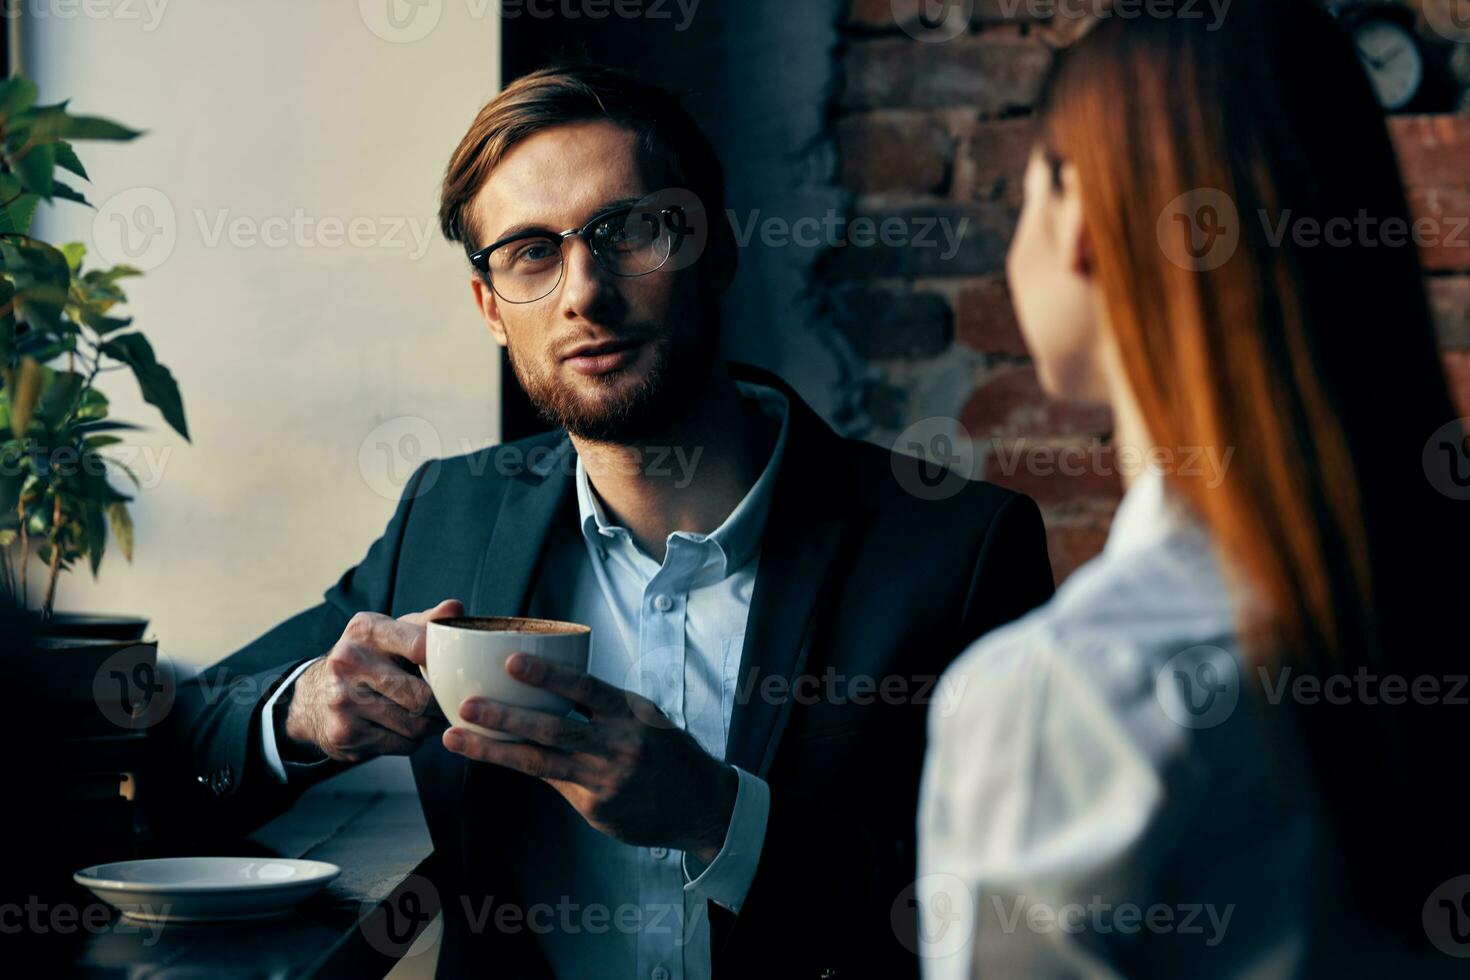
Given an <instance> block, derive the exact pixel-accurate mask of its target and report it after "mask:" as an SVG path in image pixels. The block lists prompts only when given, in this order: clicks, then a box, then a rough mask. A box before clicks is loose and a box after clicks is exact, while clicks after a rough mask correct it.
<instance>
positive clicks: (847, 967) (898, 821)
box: [709, 495, 1053, 977]
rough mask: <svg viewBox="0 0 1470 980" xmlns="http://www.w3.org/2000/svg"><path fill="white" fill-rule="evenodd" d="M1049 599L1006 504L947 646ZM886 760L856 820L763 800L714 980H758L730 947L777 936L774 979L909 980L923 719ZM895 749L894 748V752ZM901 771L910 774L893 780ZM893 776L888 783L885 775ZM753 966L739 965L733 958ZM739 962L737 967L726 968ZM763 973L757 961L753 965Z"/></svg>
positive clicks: (1042, 571) (1019, 502) (774, 796)
mask: <svg viewBox="0 0 1470 980" xmlns="http://www.w3.org/2000/svg"><path fill="white" fill-rule="evenodd" d="M1052 592H1053V583H1052V575H1051V563H1050V561H1049V559H1048V557H1047V550H1046V532H1045V529H1044V527H1043V525H1042V521H1041V513H1040V511H1039V510H1038V509H1037V507H1036V504H1035V503H1034V502H1033V501H1032V500H1031V499H1030V498H1029V497H1024V496H1020V495H1011V496H1010V497H1009V499H1007V500H1006V501H1005V502H1004V503H1002V504H1001V505H1000V507H999V508H998V509H997V511H996V513H995V516H994V517H993V518H992V520H991V523H990V527H989V528H988V529H987V530H986V532H985V535H984V537H983V539H982V541H981V545H980V549H979V552H978V554H977V556H976V559H975V568H974V571H973V573H972V575H971V579H970V584H969V589H968V591H967V593H966V598H965V604H964V608H963V609H962V611H961V615H960V618H959V635H958V637H957V640H958V641H959V642H958V645H957V646H956V647H955V649H953V650H951V651H948V654H947V658H946V659H945V661H944V663H945V664H946V665H947V664H948V662H949V661H950V660H952V659H953V658H954V657H955V656H958V654H959V653H960V652H961V651H962V650H963V649H964V648H965V647H966V646H968V645H969V644H970V643H971V642H973V641H974V640H975V639H977V638H979V636H980V635H981V634H983V633H986V632H988V631H990V630H992V629H994V628H995V627H997V626H1002V625H1004V624H1005V623H1008V622H1010V621H1011V620H1013V619H1015V618H1017V617H1019V616H1021V615H1023V614H1024V613H1027V612H1029V611H1030V610H1031V609H1033V608H1034V607H1036V606H1037V605H1040V604H1041V603H1043V602H1045V601H1046V600H1047V599H1049V598H1050V597H1051V595H1052ZM891 735H892V745H893V746H894V748H893V749H892V750H891V751H890V752H889V753H887V757H886V758H884V759H879V760H875V764H874V767H873V771H874V773H888V774H889V775H888V777H886V781H885V783H883V784H881V785H879V784H876V783H875V785H874V787H873V794H874V805H873V806H872V807H871V809H870V810H868V811H867V812H865V813H852V812H846V811H839V810H838V809H837V808H834V807H832V806H829V805H827V804H824V803H823V802H822V801H821V800H818V799H813V798H811V797H810V796H805V795H802V794H800V793H797V792H793V791H792V790H790V789H781V788H772V790H771V802H770V814H769V817H768V820H767V825H766V837H765V843H764V846H763V848H762V851H761V857H760V861H759V863H758V865H757V867H756V874H755V878H754V880H753V881H752V883H751V888H750V891H749V893H748V894H747V896H746V900H745V904H744V906H743V907H742V909H741V911H740V914H739V916H738V917H736V916H734V915H733V914H732V913H730V912H728V911H726V910H724V909H721V908H719V907H718V906H715V905H710V906H709V915H710V927H711V941H712V946H713V948H714V950H715V953H716V956H717V957H718V956H719V955H720V954H721V952H727V953H728V955H729V956H730V957H731V959H730V960H727V962H726V963H725V964H723V965H724V966H725V967H726V969H725V970H721V971H718V973H717V975H720V974H723V975H737V976H738V975H742V974H743V973H744V972H745V971H749V970H755V969H758V968H759V966H760V963H761V962H762V960H761V956H763V955H766V953H763V952H762V951H760V950H748V949H747V950H746V951H745V952H740V951H741V950H742V948H743V947H750V946H751V943H749V942H742V941H739V940H735V938H734V937H735V936H736V935H741V934H755V935H764V936H788V937H789V938H790V939H791V944H790V946H789V947H788V948H787V950H786V951H785V952H783V954H782V955H783V959H782V961H781V962H782V965H783V966H782V969H783V972H786V971H788V970H789V972H790V973H791V974H792V975H795V974H797V973H801V972H808V973H810V974H811V975H812V976H818V975H821V973H822V971H824V970H826V969H835V970H836V971H837V973H836V975H838V976H884V977H917V976H918V975H919V961H918V958H917V955H916V951H917V943H916V941H915V938H914V933H913V931H912V930H913V929H916V928H917V913H916V911H915V906H914V904H913V902H912V901H911V899H912V897H913V884H914V878H915V875H916V860H915V847H916V840H915V838H916V832H915V831H916V824H917V821H916V813H917V808H918V792H917V790H918V784H917V780H916V779H911V778H910V777H911V775H912V773H917V772H918V769H919V766H920V764H921V762H922V755H923V744H924V732H923V715H922V713H919V714H917V715H916V716H915V721H914V730H913V731H912V732H893V733H891ZM898 746H902V748H898ZM903 767H910V768H911V769H912V773H910V772H906V771H904V770H903ZM894 770H897V771H894ZM751 954H754V955H755V957H756V958H755V959H752V960H749V961H745V960H744V959H743V957H744V956H747V955H751ZM737 958H740V959H741V961H740V962H738V963H737V962H735V960H736V959H737ZM764 962H765V963H767V965H768V964H769V960H768V959H767V960H765V961H764Z"/></svg>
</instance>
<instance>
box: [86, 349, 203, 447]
mask: <svg viewBox="0 0 1470 980" xmlns="http://www.w3.org/2000/svg"><path fill="white" fill-rule="evenodd" d="M102 351H103V353H105V354H107V355H109V356H111V357H113V358H116V359H117V360H119V361H122V362H123V363H124V364H127V365H128V366H129V367H131V368H132V369H133V374H134V375H135V376H136V377H137V379H138V387H139V388H140V389H142V392H143V400H144V401H146V402H147V403H148V404H150V405H154V406H156V407H157V408H158V410H159V411H160V412H162V413H163V418H164V421H166V422H167V423H168V424H169V425H171V426H172V427H173V429H174V431H175V432H177V433H178V434H179V435H181V436H183V437H184V440H185V441H189V425H188V423H187V422H186V421H184V402H183V398H182V397H181V396H180V395H179V386H178V383H177V382H176V381H174V376H173V374H172V373H170V371H169V369H168V368H166V367H164V366H163V365H162V364H159V363H158V361H157V359H156V358H154V356H153V347H152V346H151V345H150V344H149V343H148V341H147V340H146V339H145V338H144V337H143V335H142V334H140V333H125V334H123V335H121V336H119V337H113V338H112V339H111V340H109V341H107V342H106V343H104V344H103V345H102Z"/></svg>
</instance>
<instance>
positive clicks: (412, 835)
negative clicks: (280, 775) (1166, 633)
mask: <svg viewBox="0 0 1470 980" xmlns="http://www.w3.org/2000/svg"><path fill="white" fill-rule="evenodd" d="M431 852H432V846H431V845H430V841H429V831H428V827H427V826H426V825H425V824H424V818H423V812H422V810H421V809H420V807H419V802H418V797H417V796H415V795H414V794H412V793H402V792H396V793H385V792H379V791H366V790H357V791H352V790H333V789H331V788H330V786H328V785H323V786H319V787H314V788H313V789H311V790H309V791H307V792H306V793H304V794H303V795H302V796H301V798H300V799H299V800H298V801H297V802H296V805H295V806H293V807H292V808H291V809H290V810H289V811H287V812H286V813H284V814H282V815H281V816H280V817H278V818H276V819H275V820H273V821H272V822H270V823H269V824H266V825H265V826H263V827H261V828H260V829H259V830H257V831H255V832H254V833H252V834H251V835H249V836H248V837H246V838H244V839H242V840H241V841H240V842H239V847H238V848H237V849H235V850H232V851H231V852H230V853H231V854H232V855H235V856H238V855H247V856H254V855H256V854H259V855H260V856H263V857H269V856H275V857H288V858H310V859H312V860H316V861H330V862H331V863H333V864H335V865H337V866H338V867H340V868H341V869H342V873H341V874H340V875H338V877H337V878H336V880H334V881H333V882H332V883H331V884H330V885H328V886H327V887H326V888H325V889H323V890H322V891H321V892H318V893H317V894H316V895H313V896H312V897H311V898H310V899H308V900H307V901H305V902H303V903H302V904H301V905H299V906H297V907H296V909H295V910H294V911H293V912H291V913H290V914H289V915H287V916H282V917H277V918H273V919H266V920H259V921H252V922H240V923H210V924H182V923H168V924H164V925H156V924H148V923H134V922H132V921H131V920H128V919H124V918H122V917H121V916H120V915H118V914H117V913H116V912H114V911H112V910H111V907H110V906H105V904H104V903H102V902H101V900H100V899H98V898H96V896H94V895H92V893H91V892H88V891H86V890H85V889H83V888H80V887H79V886H75V885H73V886H72V887H73V888H75V889H76V892H75V894H72V895H68V896H66V897H65V898H64V899H63V901H64V902H72V903H76V905H77V906H78V910H77V911H78V915H77V918H78V920H79V921H80V922H88V923H92V924H91V925H88V926H87V927H85V928H73V929H72V930H70V931H69V933H68V934H67V936H66V941H65V942H60V941H58V942H55V943H50V944H48V946H49V949H48V950H47V952H46V953H45V954H44V955H43V956H42V957H41V958H42V959H43V960H49V961H51V962H49V963H46V964H45V966H46V967H47V969H46V970H45V975H63V976H65V975H72V976H76V975H81V976H109V977H110V976H126V977H128V978H130V980H145V978H163V977H168V978H170V980H174V978H181V977H211V978H212V977H240V978H244V977H252V978H253V977H270V978H277V977H279V978H285V977H315V976H321V977H381V976H382V975H383V974H385V973H387V972H388V971H389V970H390V969H392V967H393V965H394V963H395V962H396V961H397V960H398V959H399V958H400V957H402V956H403V955H404V954H405V953H408V952H409V951H410V950H412V951H413V955H432V953H420V952H419V951H418V949H419V948H421V947H422V946H423V945H424V944H420V946H419V947H418V948H416V947H414V945H413V943H414V939H415V937H417V936H418V935H419V933H421V932H422V931H423V930H424V927H425V926H426V925H427V924H428V922H429V921H430V920H431V919H432V918H433V916H432V914H426V913H424V912H423V909H424V903H421V902H420V901H419V897H420V894H421V893H422V891H423V889H424V887H425V885H424V882H425V881H426V880H428V879H429V878H431V877H432V875H433V871H432V865H431V861H430V855H431ZM212 853H224V852H223V851H214V852H212ZM58 904H60V903H58ZM98 905H103V907H104V908H106V909H107V911H108V913H109V915H108V916H107V918H106V920H105V922H106V924H105V925H101V926H99V925H98V923H100V922H102V921H103V920H102V912H101V910H99V909H96V908H95V907H96V906H98ZM36 965H38V966H39V965H41V964H36ZM37 975H40V974H37Z"/></svg>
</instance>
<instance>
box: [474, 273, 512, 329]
mask: <svg viewBox="0 0 1470 980" xmlns="http://www.w3.org/2000/svg"><path fill="white" fill-rule="evenodd" d="M470 290H471V291H472V292H473V293H474V294H475V308H476V309H477V310H479V311H480V318H481V319H483V320H484V321H485V326H487V327H489V328H490V336H492V337H494V338H495V342H496V343H497V344H499V345H500V346H501V347H504V346H506V344H507V340H506V335H505V321H504V320H502V319H501V318H500V302H499V297H497V296H496V295H495V290H493V289H491V288H490V284H489V283H487V282H486V281H485V279H484V277H482V276H479V275H472V276H470Z"/></svg>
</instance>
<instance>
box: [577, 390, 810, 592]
mask: <svg viewBox="0 0 1470 980" xmlns="http://www.w3.org/2000/svg"><path fill="white" fill-rule="evenodd" d="M735 388H736V390H737V391H738V392H739V393H740V394H741V395H742V396H743V397H745V398H750V399H752V400H754V401H755V402H756V405H757V406H758V407H759V408H760V410H761V412H762V413H763V414H765V416H766V417H767V418H769V419H772V420H778V421H779V422H780V430H779V431H778V432H777V434H776V445H775V448H774V449H772V450H771V458H770V459H769V460H768V461H767V462H766V466H765V469H764V470H762V471H761V475H760V476H759V477H758V478H757V479H756V481H755V483H754V484H753V485H752V486H751V488H750V490H749V491H747V492H746V494H745V497H744V498H743V499H742V500H741V501H740V503H739V504H737V505H736V506H735V509H734V510H733V511H731V512H730V516H729V517H727V518H725V521H724V523H723V524H721V525H720V526H719V527H717V528H715V530H714V531H712V532H710V533H709V534H708V535H703V534H695V533H691V532H688V531H675V532H674V533H672V534H670V535H669V539H670V540H672V539H674V538H685V539H688V540H692V541H704V540H708V541H710V542H712V543H713V544H714V545H715V546H716V547H717V548H718V549H719V551H720V553H721V554H722V555H724V559H725V561H724V564H725V568H724V571H725V573H726V574H728V573H730V572H732V571H734V570H735V569H737V568H740V567H742V566H744V564H745V563H746V562H747V561H749V560H750V559H751V558H752V557H754V555H755V553H756V551H758V550H759V548H760V539H761V532H762V531H763V530H764V529H765V525H766V517H767V516H768V515H769V514H770V509H771V494H772V491H773V488H774V486H775V483H776V475H777V474H778V473H779V472H780V469H781V460H782V457H783V456H784V455H785V451H786V433H787V430H788V428H789V427H790V418H791V404H790V402H789V401H788V400H787V398H786V396H785V395H784V394H782V393H781V392H780V391H778V390H776V389H775V388H771V387H768V386H766V385H762V384H757V383H755V382H753V381H736V382H735ZM577 511H578V516H579V517H580V519H581V525H582V535H583V537H585V538H586V539H587V541H588V542H589V543H591V544H592V545H593V546H594V547H598V546H600V544H601V542H599V540H598V536H599V535H601V536H602V537H604V538H616V537H628V540H630V541H631V540H632V539H631V536H629V535H628V530H627V529H626V528H624V527H620V526H618V525H614V524H610V523H608V519H607V512H606V511H605V510H604V509H603V507H602V502H601V501H600V500H598V499H597V495H596V494H595V493H593V491H592V484H591V481H590V480H589V479H588V477H587V467H586V464H585V463H584V462H583V460H582V457H581V456H580V455H578V456H577Z"/></svg>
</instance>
